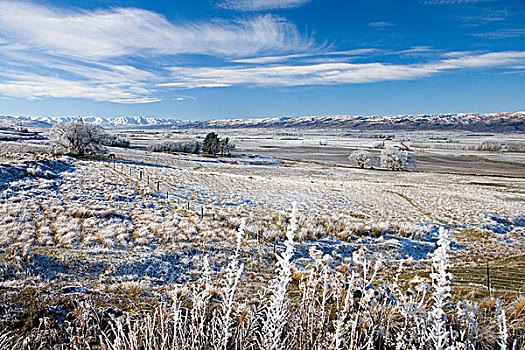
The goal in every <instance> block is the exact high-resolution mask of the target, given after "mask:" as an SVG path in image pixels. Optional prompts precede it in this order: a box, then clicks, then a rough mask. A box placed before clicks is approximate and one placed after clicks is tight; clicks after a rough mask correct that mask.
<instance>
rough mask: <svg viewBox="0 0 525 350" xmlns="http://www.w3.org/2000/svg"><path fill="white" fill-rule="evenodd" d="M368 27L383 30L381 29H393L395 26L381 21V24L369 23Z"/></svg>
mask: <svg viewBox="0 0 525 350" xmlns="http://www.w3.org/2000/svg"><path fill="white" fill-rule="evenodd" d="M368 26H370V27H379V28H381V27H391V26H393V24H392V23H389V22H382V21H380V22H370V23H368Z"/></svg>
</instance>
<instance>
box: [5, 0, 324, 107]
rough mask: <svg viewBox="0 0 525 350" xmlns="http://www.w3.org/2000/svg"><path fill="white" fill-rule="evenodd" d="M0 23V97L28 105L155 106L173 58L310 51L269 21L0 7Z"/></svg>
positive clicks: (290, 30) (286, 26)
mask: <svg viewBox="0 0 525 350" xmlns="http://www.w3.org/2000/svg"><path fill="white" fill-rule="evenodd" d="M0 23H1V25H0V94H1V95H5V96H13V97H24V98H29V99H38V98H45V97H57V98H60V97H61V98H87V99H92V100H95V101H111V102H117V103H149V102H155V101H158V100H159V98H157V97H151V96H154V95H155V93H156V91H155V88H154V86H155V85H156V84H157V83H159V81H160V82H162V81H163V79H164V78H163V77H165V75H166V72H165V71H164V70H163V65H164V64H166V62H170V64H173V62H174V61H177V60H179V61H180V59H179V58H177V57H176V56H180V55H184V54H185V55H192V54H195V55H211V56H216V57H218V58H219V59H221V60H222V59H224V58H238V57H247V56H256V55H261V54H266V55H268V54H282V53H284V54H286V53H289V52H301V51H310V50H312V49H315V48H314V41H313V39H311V38H307V37H303V36H302V35H301V34H300V33H299V32H298V30H297V28H296V27H295V25H293V24H292V23H289V22H287V21H286V20H284V19H282V18H280V17H276V16H271V15H265V16H255V17H251V18H248V19H244V20H236V21H227V20H211V21H200V22H187V21H186V22H177V23H173V22H170V21H168V20H167V19H166V18H165V17H163V16H161V15H159V14H157V13H154V12H151V11H146V10H141V9H135V8H113V9H110V10H92V11H87V10H86V11H84V10H62V9H57V8H47V7H44V6H40V5H37V4H34V3H26V2H19V1H5V0H0ZM121 62H126V63H125V64H122V63H121ZM139 67H147V68H146V69H148V70H145V69H141V68H139Z"/></svg>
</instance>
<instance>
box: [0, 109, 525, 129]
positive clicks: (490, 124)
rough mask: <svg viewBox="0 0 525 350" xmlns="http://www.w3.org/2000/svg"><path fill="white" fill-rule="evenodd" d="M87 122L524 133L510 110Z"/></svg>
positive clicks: (30, 123)
mask: <svg viewBox="0 0 525 350" xmlns="http://www.w3.org/2000/svg"><path fill="white" fill-rule="evenodd" d="M78 118H79V117H24V116H0V123H1V124H4V125H6V124H10V125H23V126H26V127H51V126H52V125H53V124H55V123H63V122H70V121H75V120H77V119H78ZM82 118H83V120H84V121H85V122H86V123H93V124H97V125H100V126H103V127H108V128H126V127H159V128H198V129H225V128H228V129H233V128H335V129H368V130H373V129H377V130H401V129H403V130H418V129H419V130H453V129H459V130H469V131H483V132H524V131H525V112H523V111H520V112H511V113H490V114H476V113H457V114H434V115H429V114H425V115H395V116H346V115H335V116H306V117H280V118H279V117H275V118H257V119H214V120H196V121H182V120H176V119H160V118H153V117H140V116H137V117H118V118H103V117H82Z"/></svg>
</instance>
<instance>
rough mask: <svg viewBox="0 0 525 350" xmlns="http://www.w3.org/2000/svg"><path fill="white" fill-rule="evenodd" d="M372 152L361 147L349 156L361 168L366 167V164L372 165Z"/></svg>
mask: <svg viewBox="0 0 525 350" xmlns="http://www.w3.org/2000/svg"><path fill="white" fill-rule="evenodd" d="M372 158H373V156H372V153H370V152H368V151H365V150H362V149H359V150H357V151H353V152H352V153H351V154H350V155H349V156H348V159H349V160H350V161H351V162H352V163H354V164H356V165H357V166H359V167H360V168H364V167H365V166H370V164H371V163H372Z"/></svg>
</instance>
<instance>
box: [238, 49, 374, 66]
mask: <svg viewBox="0 0 525 350" xmlns="http://www.w3.org/2000/svg"><path fill="white" fill-rule="evenodd" d="M378 52H381V50H378V49H371V48H368V49H355V50H347V51H329V52H315V53H300V54H294V55H282V56H260V57H251V58H241V59H236V60H232V62H234V63H252V64H267V63H276V62H284V61H288V60H291V59H295V58H314V57H315V60H317V59H318V57H320V56H323V57H325V56H361V55H365V54H373V53H378Z"/></svg>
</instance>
